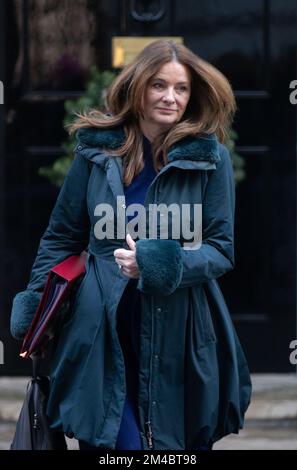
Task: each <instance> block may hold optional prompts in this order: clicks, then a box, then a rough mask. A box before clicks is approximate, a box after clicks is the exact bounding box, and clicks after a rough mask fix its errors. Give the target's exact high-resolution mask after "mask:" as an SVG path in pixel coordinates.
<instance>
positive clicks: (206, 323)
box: [189, 287, 216, 349]
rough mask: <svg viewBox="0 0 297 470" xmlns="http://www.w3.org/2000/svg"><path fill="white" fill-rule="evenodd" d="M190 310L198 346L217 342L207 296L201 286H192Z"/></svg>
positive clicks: (198, 347)
mask: <svg viewBox="0 0 297 470" xmlns="http://www.w3.org/2000/svg"><path fill="white" fill-rule="evenodd" d="M189 290H190V310H191V315H192V317H193V329H194V334H195V338H196V339H195V343H196V348H197V349H200V348H202V347H204V346H205V345H206V344H208V343H213V342H216V334H215V330H214V326H213V322H212V318H211V313H210V308H209V305H208V301H207V297H206V295H205V292H204V290H203V289H202V288H201V287H190V288H189Z"/></svg>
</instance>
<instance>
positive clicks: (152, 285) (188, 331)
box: [11, 128, 251, 450]
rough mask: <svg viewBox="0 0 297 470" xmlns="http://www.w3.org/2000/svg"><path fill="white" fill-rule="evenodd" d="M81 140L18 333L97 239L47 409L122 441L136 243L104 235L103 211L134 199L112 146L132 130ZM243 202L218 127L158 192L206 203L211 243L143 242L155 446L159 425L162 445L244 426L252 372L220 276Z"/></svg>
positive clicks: (87, 434) (88, 435)
mask: <svg viewBox="0 0 297 470" xmlns="http://www.w3.org/2000/svg"><path fill="white" fill-rule="evenodd" d="M78 138H79V142H78V145H77V146H76V149H75V158H74V161H73V163H72V166H71V168H70V171H69V173H68V175H67V176H66V179H65V181H64V184H63V187H62V189H61V191H60V194H59V196H58V199H57V202H56V205H55V207H54V209H53V212H52V214H51V217H50V221H49V225H48V228H47V229H46V231H45V233H44V235H43V237H42V239H41V241H40V245H39V249H38V253H37V257H36V260H35V263H34V265H33V268H32V272H31V276H30V281H29V284H28V286H27V289H26V290H25V291H24V292H20V293H19V294H17V296H16V297H15V298H14V302H13V309H12V317H11V331H12V334H13V336H14V337H16V338H21V337H23V335H24V334H25V332H26V331H27V329H28V325H29V323H30V321H31V319H32V316H33V314H34V312H35V309H36V306H37V304H38V302H39V299H40V293H41V291H42V289H43V287H44V284H45V280H46V276H47V273H48V271H49V269H50V268H51V267H53V266H54V265H56V264H57V263H59V262H61V261H62V260H64V259H65V258H67V257H68V256H70V255H72V254H79V253H80V252H81V251H83V250H84V249H88V259H87V271H86V275H85V277H84V278H83V280H82V282H81V284H80V286H79V288H78V291H77V293H76V296H75V301H74V304H73V309H72V310H73V311H72V315H71V317H70V319H68V320H67V321H66V323H65V324H64V325H63V328H62V331H61V333H60V337H59V341H58V343H57V346H56V349H55V351H54V356H53V359H52V372H51V392H50V398H49V402H48V407H47V413H48V416H49V419H50V422H51V426H52V427H54V428H57V429H63V430H64V432H65V433H66V435H67V436H69V437H73V436H74V437H75V438H77V439H81V440H84V441H86V442H88V443H89V444H91V445H94V446H100V447H101V446H102V447H105V448H114V447H115V443H116V439H117V434H118V431H119V427H120V422H121V416H122V412H123V405H124V401H125V367H124V359H123V354H122V351H121V347H120V343H119V339H118V335H117V331H116V312H117V306H118V304H119V301H120V299H121V296H122V294H123V291H124V289H125V287H126V285H127V282H128V281H129V279H128V278H127V277H126V276H125V275H124V274H123V273H122V272H121V271H120V270H119V269H118V266H117V264H116V263H115V260H114V255H113V252H114V250H115V249H116V248H120V247H123V246H125V247H126V245H125V234H124V235H123V236H122V238H120V239H117V238H116V237H114V239H103V240H99V239H98V238H96V236H95V233H94V227H95V224H96V222H97V221H98V216H96V215H95V214H94V209H95V207H96V206H97V204H100V203H102V202H105V203H107V204H111V205H112V207H114V212H115V214H116V213H117V197H118V196H122V197H124V190H123V179H122V159H121V158H120V157H112V158H111V157H110V156H109V155H108V151H109V149H114V148H117V147H118V146H119V145H121V143H122V142H123V139H124V138H125V135H124V132H123V130H122V129H113V130H112V129H111V130H105V131H103V130H98V129H94V128H89V129H83V130H80V131H79V132H78ZM234 201H235V199H234V178H233V171H232V163H231V160H230V157H229V154H228V151H227V150H226V148H225V147H224V146H223V145H221V144H219V143H218V141H217V139H216V137H215V136H213V135H210V136H207V137H199V138H195V137H191V138H190V137H189V138H186V139H183V140H182V141H180V142H178V143H177V144H175V145H174V146H173V147H172V148H171V150H170V151H169V154H168V163H167V165H166V166H165V167H164V168H163V169H162V170H161V171H160V172H159V173H158V174H157V176H156V177H155V179H154V180H153V182H152V183H151V185H150V187H149V190H148V192H147V196H146V201H145V205H146V208H147V210H148V207H149V204H151V203H158V204H160V203H165V204H167V205H169V204H171V203H176V204H178V205H181V204H194V203H196V204H202V246H201V247H200V248H199V249H196V250H186V249H184V247H183V245H182V243H181V240H173V239H169V240H166V239H161V238H159V239H149V238H148V237H145V238H143V239H141V240H138V241H137V242H136V259H137V263H138V266H139V270H140V278H139V281H138V286H137V288H138V289H139V290H140V292H141V332H140V335H141V337H140V358H139V360H140V370H139V416H140V423H141V436H142V442H143V447H144V449H149V448H150V447H149V439H148V436H147V433H148V430H151V432H152V443H153V449H156V450H159V449H172V450H181V449H190V450H195V449H198V448H199V447H200V446H203V445H208V444H209V443H210V442H215V441H216V440H218V439H220V438H222V437H223V436H225V435H227V434H229V433H237V432H238V430H239V429H240V428H241V427H242V426H243V421H244V413H245V411H246V409H247V407H248V404H249V401H250V394H251V383H250V377H249V371H248V367H247V363H246V359H245V357H244V354H243V352H242V349H241V346H240V344H239V342H238V338H237V336H236V333H235V331H234V327H233V324H232V321H231V319H230V316H229V312H228V309H227V306H226V304H225V302H224V298H223V296H222V293H221V291H220V288H219V286H218V283H217V281H216V279H217V278H218V277H220V276H222V275H223V274H224V273H226V272H227V271H230V270H231V269H232V268H233V266H234V253H233V223H234ZM122 208H125V205H124V204H123V207H122ZM95 212H96V211H95ZM125 220H126V219H125ZM147 423H149V424H147Z"/></svg>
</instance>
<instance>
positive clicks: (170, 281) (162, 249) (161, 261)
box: [136, 239, 183, 295]
mask: <svg viewBox="0 0 297 470" xmlns="http://www.w3.org/2000/svg"><path fill="white" fill-rule="evenodd" d="M136 261H137V264H138V267H139V271H140V278H139V281H138V286H137V287H138V289H140V290H141V291H142V292H145V293H148V294H158V295H169V294H172V292H174V291H175V289H176V288H177V286H178V285H179V283H180V282H181V278H182V272H183V262H182V255H181V248H180V245H179V243H178V242H176V241H175V240H149V239H144V240H138V241H137V242H136Z"/></svg>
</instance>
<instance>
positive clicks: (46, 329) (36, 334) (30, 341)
mask: <svg viewBox="0 0 297 470" xmlns="http://www.w3.org/2000/svg"><path fill="white" fill-rule="evenodd" d="M86 258H87V253H86V252H85V251H83V252H82V253H81V254H80V255H73V256H70V257H69V258H67V259H66V260H64V261H62V263H60V264H57V265H56V266H54V267H53V268H52V269H51V270H50V272H49V274H48V277H47V280H46V283H45V287H44V290H43V293H42V296H41V299H40V302H39V305H38V307H37V310H36V313H35V315H34V318H33V320H32V323H31V325H30V328H29V330H28V333H27V335H26V337H25V339H24V341H23V344H22V348H21V352H20V356H22V357H23V358H28V357H30V356H31V355H32V354H33V353H35V352H38V351H42V350H43V349H44V347H45V345H46V344H47V342H48V341H49V339H51V338H52V337H53V336H54V334H55V329H56V328H55V327H56V326H57V321H58V319H59V316H60V315H61V311H62V306H63V305H65V301H67V299H68V298H69V294H70V292H71V291H72V290H73V287H74V285H75V284H76V283H77V282H78V281H79V280H80V279H81V278H82V276H83V275H84V273H85V270H86V268H85V264H86Z"/></svg>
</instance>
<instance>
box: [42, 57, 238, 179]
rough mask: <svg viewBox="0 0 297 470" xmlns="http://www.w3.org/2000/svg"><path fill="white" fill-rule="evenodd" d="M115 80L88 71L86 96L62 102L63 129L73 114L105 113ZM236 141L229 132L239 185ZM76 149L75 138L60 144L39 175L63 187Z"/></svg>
mask: <svg viewBox="0 0 297 470" xmlns="http://www.w3.org/2000/svg"><path fill="white" fill-rule="evenodd" d="M115 76H116V74H115V73H113V72H111V71H109V70H105V71H100V70H98V69H97V67H96V66H93V67H91V69H90V78H89V80H88V82H87V86H86V91H85V93H84V94H83V95H82V96H81V97H80V98H78V99H76V100H68V101H65V105H64V106H65V118H64V121H63V124H64V126H65V128H66V129H67V127H68V126H69V125H70V124H71V123H72V122H73V120H74V118H75V113H83V112H86V111H88V110H90V109H92V108H96V109H100V110H102V111H104V108H105V93H106V89H107V88H108V87H109V85H110V84H111V83H112V81H113V80H114V78H115ZM236 139H237V134H236V132H235V131H234V130H233V129H231V131H230V132H229V135H228V139H227V142H226V146H227V147H228V149H229V151H230V154H231V158H232V161H233V167H234V176H235V182H236V183H239V182H240V181H242V180H243V179H244V177H245V162H244V159H243V158H242V157H241V156H240V155H239V154H238V153H236V152H235V150H234V148H235V141H236ZM75 145H76V138H75V136H74V135H71V136H68V139H67V140H66V141H65V142H63V144H62V148H63V150H64V152H65V154H64V155H63V156H62V157H60V158H58V159H57V160H56V161H55V162H54V163H53V164H52V165H50V166H47V167H41V168H40V169H39V172H38V173H39V174H40V175H41V176H44V177H46V178H48V179H49V180H50V182H51V183H52V184H54V185H55V186H58V187H60V186H62V184H63V181H64V178H65V176H66V174H67V172H68V170H69V167H70V165H71V162H72V159H73V149H74V147H75Z"/></svg>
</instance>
